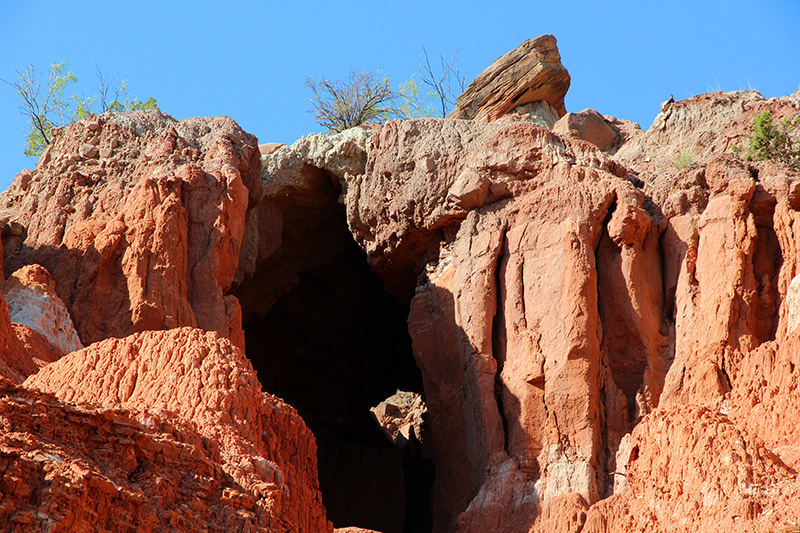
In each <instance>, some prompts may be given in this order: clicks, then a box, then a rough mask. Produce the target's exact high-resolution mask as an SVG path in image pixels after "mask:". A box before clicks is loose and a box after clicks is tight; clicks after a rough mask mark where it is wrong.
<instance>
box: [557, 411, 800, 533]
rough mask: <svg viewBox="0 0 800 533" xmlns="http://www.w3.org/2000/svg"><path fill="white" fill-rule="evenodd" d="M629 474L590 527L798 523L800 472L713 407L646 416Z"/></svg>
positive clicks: (636, 434) (595, 511)
mask: <svg viewBox="0 0 800 533" xmlns="http://www.w3.org/2000/svg"><path fill="white" fill-rule="evenodd" d="M624 474H625V476H626V478H627V483H628V489H627V491H625V492H623V493H622V494H621V495H614V496H612V497H610V498H608V499H606V500H603V501H602V502H600V503H598V504H596V505H594V506H592V507H591V508H589V509H588V512H587V513H586V518H585V525H584V526H583V529H582V531H590V532H592V533H600V532H604V533H605V532H612V531H619V532H622V531H637V530H640V529H642V528H646V529H647V530H648V531H659V532H660V531H686V532H689V531H712V532H714V531H719V532H723V531H774V530H775V527H776V526H779V525H781V526H783V525H790V524H792V523H793V522H794V523H796V522H795V521H796V520H797V513H798V510H797V498H798V497H800V483H798V479H797V473H796V471H794V470H792V469H790V468H788V467H787V466H786V465H785V464H783V462H782V461H781V460H780V459H779V458H778V457H777V456H776V455H775V454H774V453H772V452H771V451H770V450H769V449H767V448H766V447H765V446H764V445H763V444H762V443H761V442H760V440H759V439H758V438H755V437H754V436H753V435H752V434H749V433H748V432H747V431H745V430H743V429H741V428H740V427H737V425H735V424H733V423H732V422H731V420H730V419H728V418H727V417H726V416H724V415H722V414H720V413H718V412H715V411H712V410H709V409H707V408H703V407H696V406H677V407H674V408H670V409H666V410H663V409H659V410H657V411H656V412H654V413H652V414H651V415H650V416H648V417H646V418H645V419H644V420H643V421H642V422H641V423H640V424H639V425H638V426H637V427H636V429H635V430H634V431H633V435H632V440H631V449H630V456H629V459H628V463H627V471H626V472H625V473H624ZM562 524H564V522H562ZM553 530H556V529H555V528H554V529H553ZM561 530H564V531H566V529H565V528H563V525H562V528H561Z"/></svg>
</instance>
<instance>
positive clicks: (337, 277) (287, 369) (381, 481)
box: [234, 166, 434, 533]
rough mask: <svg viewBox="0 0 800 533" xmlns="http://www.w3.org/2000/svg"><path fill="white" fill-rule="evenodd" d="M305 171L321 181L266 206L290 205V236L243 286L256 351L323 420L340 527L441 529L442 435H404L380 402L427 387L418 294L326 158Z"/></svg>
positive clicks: (279, 384) (307, 416)
mask: <svg viewBox="0 0 800 533" xmlns="http://www.w3.org/2000/svg"><path fill="white" fill-rule="evenodd" d="M302 172H304V173H306V181H310V182H312V183H313V186H312V187H308V188H306V189H305V190H303V191H302V192H300V191H295V192H294V193H293V194H292V197H291V198H290V199H289V200H288V201H286V202H285V203H284V205H283V206H281V207H280V209H274V208H270V207H267V208H266V209H267V211H269V213H267V216H272V215H274V213H275V212H277V211H280V219H281V221H282V222H281V227H280V234H281V239H280V243H281V244H280V246H278V247H277V248H276V249H275V250H272V251H270V256H269V258H268V259H266V260H263V261H261V263H260V264H259V266H258V267H257V270H256V272H255V274H254V275H253V276H252V279H250V280H247V281H245V282H243V283H242V284H241V285H240V286H239V287H238V288H237V290H236V291H235V292H234V294H236V295H237V297H239V300H240V302H241V303H242V311H243V326H244V332H245V345H246V353H247V356H248V357H249V358H250V360H251V361H252V363H253V367H254V368H255V370H256V372H257V373H258V378H259V380H260V381H261V384H262V386H263V388H264V390H265V391H268V392H270V393H272V394H275V395H277V396H279V397H281V398H283V399H284V400H285V401H286V402H288V403H289V404H291V405H292V406H293V407H295V408H296V409H297V410H298V412H299V413H300V415H301V416H302V417H303V419H304V421H305V423H306V425H307V426H308V427H309V428H310V429H311V430H312V431H313V433H314V435H315V438H316V441H317V449H318V452H317V462H318V472H319V482H320V489H321V492H322V498H323V503H324V504H325V507H326V511H327V514H328V519H329V520H331V521H332V522H333V525H334V527H345V526H357V527H362V528H367V529H375V530H378V531H382V532H384V533H403V532H411V531H414V532H425V531H431V528H432V511H431V504H430V501H431V497H430V495H431V486H432V484H433V475H434V472H433V461H432V458H431V457H430V453H429V451H428V448H429V447H430V445H429V444H428V442H423V443H418V442H417V441H415V440H412V442H410V443H409V445H407V446H405V447H402V448H400V447H396V446H395V445H393V444H392V443H391V442H390V440H389V439H388V438H387V437H386V435H384V433H383V432H382V431H381V428H380V427H379V426H378V424H377V423H376V421H375V420H374V419H373V417H372V415H371V413H370V408H372V407H374V406H376V405H377V404H378V403H380V402H381V401H383V400H385V399H386V398H388V397H389V396H391V395H393V394H395V392H396V391H398V390H403V391H411V392H417V393H419V394H422V378H421V374H420V371H419V369H418V368H417V366H416V363H415V361H414V358H413V353H412V348H411V339H410V337H409V334H408V326H407V317H408V304H407V303H406V304H404V303H401V302H399V301H398V300H397V299H396V298H395V297H394V296H392V295H390V294H389V293H388V292H386V290H385V288H384V284H383V281H382V280H381V279H379V278H378V277H377V276H375V275H374V274H373V273H372V271H371V269H370V267H369V265H368V263H367V257H366V254H365V253H364V251H363V250H361V248H359V246H358V245H357V244H356V242H355V241H354V239H353V237H352V235H351V234H350V232H349V230H348V227H347V220H346V215H345V209H344V207H343V206H342V205H341V204H340V203H339V202H338V198H339V195H340V192H341V191H340V189H339V186H338V184H337V181H336V180H335V179H333V178H332V176H330V175H329V174H327V173H326V172H324V171H322V170H320V169H317V168H316V167H311V166H306V167H304V168H303V170H302ZM270 213H272V215H270ZM262 218H263V217H262ZM260 224H261V225H262V226H264V225H265V224H264V223H263V222H261V223H260ZM265 231H266V232H268V231H269V230H268V228H267V229H265V228H262V233H264V232H265ZM429 440H430V439H423V441H429Z"/></svg>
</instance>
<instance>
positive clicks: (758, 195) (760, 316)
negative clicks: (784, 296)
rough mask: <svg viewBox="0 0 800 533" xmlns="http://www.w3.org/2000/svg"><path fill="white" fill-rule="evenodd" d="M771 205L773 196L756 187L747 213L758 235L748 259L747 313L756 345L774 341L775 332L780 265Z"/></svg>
mask: <svg viewBox="0 0 800 533" xmlns="http://www.w3.org/2000/svg"><path fill="white" fill-rule="evenodd" d="M775 205H776V200H775V197H774V196H773V195H772V194H770V193H769V192H767V191H766V190H764V188H763V187H762V186H761V185H757V186H756V191H755V193H754V194H753V199H752V200H751V202H750V212H751V213H752V215H753V219H754V222H755V225H756V231H757V235H758V237H757V239H756V247H755V252H754V253H753V259H752V260H753V278H754V284H755V286H754V287H753V290H755V295H754V296H755V298H754V299H753V302H752V304H751V305H752V309H751V312H752V314H753V315H754V318H755V320H753V321H752V323H753V324H754V326H755V331H753V334H754V335H755V337H756V338H757V339H758V341H759V343H763V342H768V341H772V340H775V335H776V333H777V330H778V318H779V308H780V293H779V292H778V276H779V273H780V269H781V266H782V265H783V254H782V252H781V247H780V243H779V241H778V236H777V234H776V233H775V222H774V217H775Z"/></svg>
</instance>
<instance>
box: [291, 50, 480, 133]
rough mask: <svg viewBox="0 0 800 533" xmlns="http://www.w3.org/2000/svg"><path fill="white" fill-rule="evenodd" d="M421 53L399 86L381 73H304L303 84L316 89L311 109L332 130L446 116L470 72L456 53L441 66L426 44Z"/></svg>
mask: <svg viewBox="0 0 800 533" xmlns="http://www.w3.org/2000/svg"><path fill="white" fill-rule="evenodd" d="M422 52H423V55H422V56H420V60H419V66H418V67H417V72H416V73H415V74H414V75H412V76H411V78H410V79H409V80H408V81H407V82H405V83H401V84H400V85H399V89H398V90H397V91H395V90H394V89H392V84H391V81H390V80H389V78H388V77H387V76H386V75H384V74H382V73H381V72H361V71H359V70H351V71H350V73H349V75H348V77H347V79H345V80H329V79H327V78H324V77H322V78H319V79H313V78H310V77H306V78H305V86H306V87H307V88H309V89H311V91H312V93H313V96H312V97H311V110H310V111H309V112H310V113H312V114H313V115H314V120H316V122H317V124H319V125H320V126H322V127H324V128H326V129H327V130H328V131H329V132H341V131H344V130H346V129H348V128H352V127H355V126H359V125H361V124H364V123H366V122H371V121H378V122H383V121H386V120H389V119H392V118H400V119H408V118H418V117H436V116H438V117H445V116H447V114H448V113H449V112H450V111H451V110H452V109H453V107H454V106H455V105H456V100H457V97H458V95H460V94H461V93H462V92H463V91H464V89H465V88H466V86H467V77H466V74H463V75H462V74H461V72H460V70H459V66H458V52H456V53H455V54H454V55H453V57H452V58H451V59H449V60H446V59H445V58H444V57H442V56H439V61H440V65H439V68H438V69H437V68H434V67H433V65H431V62H430V58H429V56H428V51H427V50H426V49H425V47H424V46H423V47H422ZM416 75H418V76H419V80H420V81H417V80H416V79H415V76H416ZM423 88H426V89H427V91H425V90H423Z"/></svg>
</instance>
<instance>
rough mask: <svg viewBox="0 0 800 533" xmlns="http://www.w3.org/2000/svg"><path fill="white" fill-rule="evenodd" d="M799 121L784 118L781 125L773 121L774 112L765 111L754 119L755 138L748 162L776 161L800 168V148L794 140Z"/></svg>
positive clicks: (751, 145)
mask: <svg viewBox="0 0 800 533" xmlns="http://www.w3.org/2000/svg"><path fill="white" fill-rule="evenodd" d="M797 128H798V121H797V120H794V121H790V120H789V119H788V118H784V119H783V120H782V121H781V122H780V123H775V122H774V121H773V120H772V112H771V111H765V112H763V113H761V114H760V115H758V116H757V117H756V118H754V119H753V136H752V137H751V138H750V146H749V147H748V148H747V154H746V155H745V159H747V160H748V161H766V160H776V161H781V162H783V163H786V164H787V165H789V166H790V167H792V168H798V167H800V148H798V147H797V141H795V140H794V139H792V137H793V136H794V135H795V133H796V131H797Z"/></svg>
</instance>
